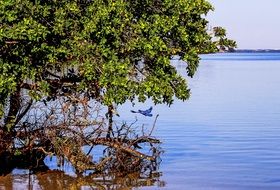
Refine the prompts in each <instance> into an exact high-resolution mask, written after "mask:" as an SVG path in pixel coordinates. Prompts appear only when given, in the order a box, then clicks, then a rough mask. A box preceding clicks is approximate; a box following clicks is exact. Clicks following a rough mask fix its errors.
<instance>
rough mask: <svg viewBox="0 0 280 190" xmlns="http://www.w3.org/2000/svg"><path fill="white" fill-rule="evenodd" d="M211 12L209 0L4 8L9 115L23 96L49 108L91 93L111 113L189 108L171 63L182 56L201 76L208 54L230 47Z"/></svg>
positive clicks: (54, 0) (0, 33) (1, 77)
mask: <svg viewBox="0 0 280 190" xmlns="http://www.w3.org/2000/svg"><path fill="white" fill-rule="evenodd" d="M211 10H213V7H212V6H211V4H210V3H209V2H208V1H207V0H2V1H0V100H1V103H0V104H1V109H2V111H3V109H4V105H5V103H6V102H7V100H8V98H9V96H11V94H13V93H14V92H15V91H17V90H18V89H27V91H28V92H29V95H30V97H32V98H33V99H35V100H42V99H44V100H45V101H49V100H52V99H55V98H56V97H58V96H66V95H67V93H74V92H76V93H77V92H78V93H84V94H86V95H87V96H88V97H89V98H92V99H96V100H97V101H100V102H101V103H102V104H104V105H111V104H113V103H116V104H122V103H124V102H125V101H126V100H131V101H133V100H135V99H136V98H138V99H139V100H140V101H145V100H146V99H147V98H152V100H153V101H154V102H155V103H167V104H171V103H172V100H173V98H174V96H175V97H177V98H179V99H182V100H185V99H187V98H188V97H189V90H188V88H187V83H186V80H185V79H184V78H183V77H182V76H180V75H179V74H178V73H177V72H176V69H175V67H174V66H172V65H171V64H170V59H171V58H172V57H173V56H175V55H179V56H180V59H182V60H184V61H185V62H186V69H187V72H188V75H189V76H193V74H194V73H195V71H196V69H197V66H198V63H199V57H198V55H199V54H200V53H209V52H214V51H217V46H218V43H223V42H225V41H226V42H227V43H228V42H229V41H228V39H226V38H225V32H224V31H220V32H218V34H217V35H218V36H217V37H218V38H223V40H218V41H212V38H213V36H212V35H211V34H210V33H209V32H208V31H207V23H208V22H207V20H206V19H205V15H206V14H207V13H208V12H209V11H211ZM216 33H217V32H216ZM230 42H231V43H228V44H230V45H231V46H235V43H233V41H230Z"/></svg>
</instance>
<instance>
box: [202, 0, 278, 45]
mask: <svg viewBox="0 0 280 190" xmlns="http://www.w3.org/2000/svg"><path fill="white" fill-rule="evenodd" d="M209 2H211V3H212V4H213V5H214V7H215V11H214V12H211V13H210V14H209V15H208V16H207V18H208V20H209V21H210V25H211V26H223V27H224V28H226V29H227V33H228V36H229V37H230V38H232V39H234V40H236V41H237V44H238V49H280V0H209Z"/></svg>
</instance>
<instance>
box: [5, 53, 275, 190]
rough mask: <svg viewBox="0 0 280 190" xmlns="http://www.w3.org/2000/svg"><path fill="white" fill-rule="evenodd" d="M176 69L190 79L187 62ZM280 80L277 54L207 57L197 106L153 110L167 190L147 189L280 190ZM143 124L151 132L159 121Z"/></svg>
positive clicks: (193, 84) (124, 116)
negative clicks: (149, 128)
mask: <svg viewBox="0 0 280 190" xmlns="http://www.w3.org/2000/svg"><path fill="white" fill-rule="evenodd" d="M173 63H174V64H176V65H177V68H178V70H179V71H180V72H181V73H185V70H184V66H183V64H184V63H182V62H178V61H176V60H174V61H173ZM279 73H280V54H278V53H273V54H269V53H251V54H237V53H234V54H216V55H203V56H202V62H201V64H200V67H199V69H198V71H197V73H196V75H195V77H194V78H193V79H188V81H189V87H190V88H191V91H192V96H191V98H190V100H189V101H186V102H181V101H177V100H176V101H175V102H174V104H173V105H172V106H171V107H168V106H164V105H157V106H155V107H154V110H153V113H154V115H156V114H159V118H158V121H157V128H156V130H155V132H154V135H155V136H157V137H160V138H161V139H162V140H163V145H162V147H163V149H164V150H165V153H164V154H163V156H162V160H163V161H162V163H161V167H160V171H161V172H162V177H161V179H160V180H162V181H164V182H165V186H164V187H158V186H152V187H147V188H145V187H144V188H140V189H202V190H204V189H206V190H207V189H218V190H219V189H230V190H231V189H238V190H240V189H280V74H279ZM150 105H152V103H151V102H148V103H146V104H137V105H136V106H135V107H134V108H133V109H138V108H143V109H144V108H147V107H149V106H150ZM131 109H132V107H131V105H130V104H126V105H124V106H122V107H120V108H119V112H120V113H121V118H120V119H121V120H131V118H134V117H135V115H133V114H132V113H130V110H131ZM137 118H138V120H139V123H145V124H147V127H149V126H151V125H152V123H153V120H154V117H153V118H147V117H144V116H140V115H138V116H137ZM15 178H16V179H17V181H15V182H14V183H16V182H17V183H21V182H22V181H20V177H15ZM26 183H27V182H26ZM2 187H3V184H2ZM26 187H27V186H26ZM34 187H36V186H34ZM50 187H51V186H50ZM56 187H58V186H56ZM0 189H1V182H0ZM35 189H36V188H35ZM54 189H55V188H54Z"/></svg>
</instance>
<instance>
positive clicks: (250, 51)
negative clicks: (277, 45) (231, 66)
mask: <svg viewBox="0 0 280 190" xmlns="http://www.w3.org/2000/svg"><path fill="white" fill-rule="evenodd" d="M226 53H227V52H226ZM232 53H280V49H235V50H234V51H233V52H232Z"/></svg>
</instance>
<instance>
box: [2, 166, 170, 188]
mask: <svg viewBox="0 0 280 190" xmlns="http://www.w3.org/2000/svg"><path fill="white" fill-rule="evenodd" d="M160 176H161V173H160V172H150V173H144V174H143V173H140V172H135V173H130V174H127V175H125V176H124V175H123V174H122V173H114V174H111V175H105V174H104V175H101V174H89V175H87V176H71V175H69V174H66V173H65V172H63V171H59V170H53V171H48V172H39V173H36V174H30V173H28V170H25V174H17V175H13V174H9V175H6V176H3V177H0V189H3V190H12V189H41V190H49V189H77V190H78V189H109V190H115V189H133V188H135V187H149V186H150V187H151V186H157V187H164V186H165V183H164V181H161V180H160Z"/></svg>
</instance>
